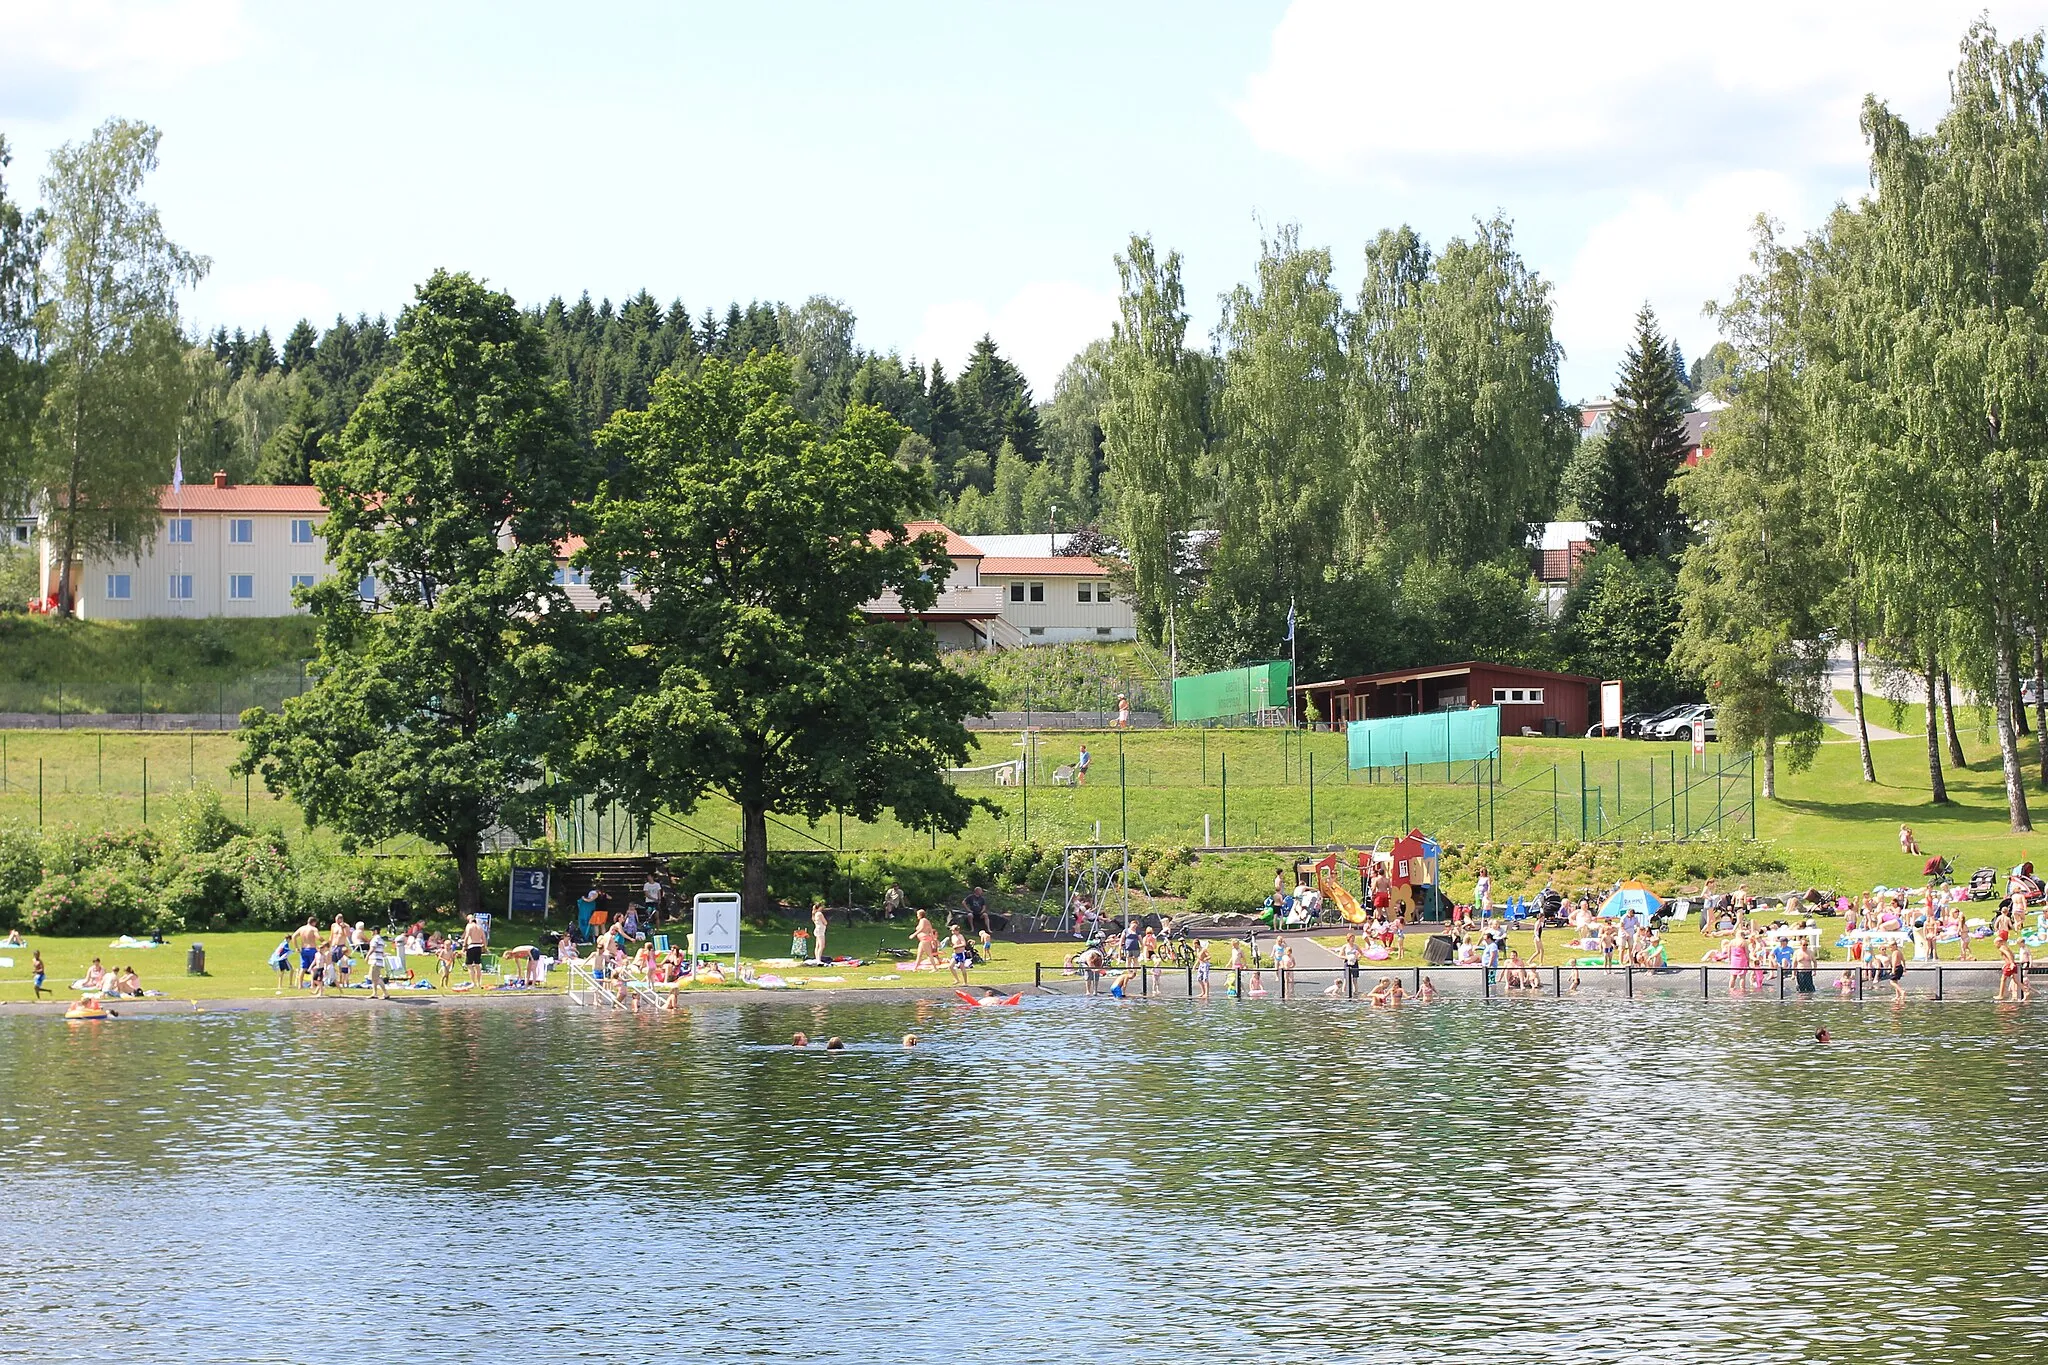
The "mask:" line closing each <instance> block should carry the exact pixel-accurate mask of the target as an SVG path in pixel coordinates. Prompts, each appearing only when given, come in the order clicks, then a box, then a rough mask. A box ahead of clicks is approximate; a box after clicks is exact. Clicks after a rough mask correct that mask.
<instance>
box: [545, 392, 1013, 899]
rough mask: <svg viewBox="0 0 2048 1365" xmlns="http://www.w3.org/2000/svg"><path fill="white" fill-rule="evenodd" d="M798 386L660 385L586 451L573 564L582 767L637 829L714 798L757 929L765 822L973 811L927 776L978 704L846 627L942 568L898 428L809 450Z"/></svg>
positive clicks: (819, 439)
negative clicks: (595, 481)
mask: <svg viewBox="0 0 2048 1365" xmlns="http://www.w3.org/2000/svg"><path fill="white" fill-rule="evenodd" d="M793 387H794V379H793V376H792V374H791V366H790V363H789V361H788V359H787V358H786V357H784V356H783V355H782V354H781V353H780V352H771V353H769V354H765V355H762V354H755V355H752V356H750V357H749V358H748V359H746V360H744V361H741V362H740V363H738V364H737V365H728V364H726V363H724V362H722V361H717V360H715V359H714V360H707V361H706V362H705V363H704V365H703V366H702V367H701V368H700V369H699V370H698V372H697V373H696V374H695V375H694V376H691V377H688V378H685V377H684V376H681V375H668V376H664V377H663V378H662V379H661V381H660V382H659V383H657V385H656V386H655V401H654V403H653V405H652V406H651V407H650V408H649V409H648V410H647V411H645V412H631V413H621V414H619V415H618V416H616V417H614V418H613V419H612V421H611V422H610V423H609V424H608V425H607V426H606V427H605V429H604V431H603V432H601V433H600V435H599V447H600V451H601V454H602V455H603V457H604V459H605V461H606V464H607V473H606V477H605V480H604V482H603V484H602V485H601V487H600V489H599V491H598V495H597V498H596V501H595V502H594V504H593V505H592V507H591V511H590V522H591V526H590V530H589V532H588V548H587V549H586V550H585V552H584V555H583V561H584V562H585V563H587V564H588V566H589V568H590V581H591V586H592V587H593V588H594V589H595V590H596V591H597V592H598V593H600V594H601V595H603V596H604V597H606V598H608V599H609V601H610V603H611V610H610V611H609V612H607V613H605V615H604V616H603V617H602V618H601V629H602V630H603V631H604V633H605V636H606V641H605V645H604V646H603V657H604V658H605V659H606V660H607V664H606V672H605V676H604V678H603V679H602V684H605V685H606V686H605V687H604V691H605V695H604V696H603V698H602V705H601V706H598V707H597V708H596V709H595V711H594V713H593V714H591V715H589V716H587V717H585V721H586V725H587V728H586V733H585V736H584V741H583V751H582V757H581V759H580V763H581V766H582V767H583V768H584V769H585V770H586V771H587V773H588V774H589V775H590V777H592V778H593V779H595V780H596V781H597V782H599V783H600V784H602V785H604V786H606V787H608V788H610V789H611V790H613V791H615V792H616V793H617V794H618V796H619V798H620V799H621V801H622V803H623V804H625V805H626V806H627V807H628V808H629V809H632V810H633V811H635V812H636V813H638V814H640V815H642V816H648V815H651V814H652V813H653V812H654V811H655V810H658V809H662V808H670V809H679V810H685V811H687V810H689V809H690V808H692V807H693V806H694V805H695V804H696V802H697V801H698V800H699V799H700V798H701V797H702V796H703V795H704V794H705V793H706V792H709V791H712V790H714V789H715V790H718V791H722V792H724V793H725V794H726V795H727V796H729V797H730V798H731V799H732V800H733V801H734V802H735V803H736V804H737V805H739V807H740V809H741V812H742V824H743V830H744V844H745V852H746V874H747V877H746V887H745V892H746V897H747V904H748V906H749V909H750V910H751V911H752V912H753V913H755V914H757V915H758V914H759V913H761V912H762V911H763V910H764V909H765V905H766V898H767V894H768V890H767V882H766V877H767V872H766V861H765V860H766V856H767V828H766V824H765V820H766V815H767V812H768V811H770V810H775V811H781V812H794V813H798V814H802V815H805V816H808V817H811V818H813V819H815V818H818V817H820V816H822V815H824V814H826V813H828V812H830V811H834V810H843V811H845V812H847V813H848V814H852V815H856V816H859V817H860V818H862V819H873V818H875V817H876V815H878V814H879V813H880V812H881V811H882V810H884V809H886V810H889V811H891V812H892V813H893V814H894V815H895V817H896V818H897V819H898V820H901V821H903V822H904V823H905V824H909V825H912V826H913V827H921V826H924V825H926V824H931V825H934V826H936V827H937V828H938V829H941V830H957V829H959V828H961V827H962V826H963V825H964V824H965V823H966V820H967V817H968V815H969V814H971V813H972V810H973V808H974V807H973V803H972V802H971V801H970V800H969V799H968V798H966V797H963V796H961V795H960V794H959V793H958V792H957V791H955V790H954V789H953V788H952V787H951V786H950V785H949V784H948V783H947V782H946V780H945V773H944V769H945V768H946V767H947V766H950V765H956V764H959V763H962V762H964V761H965V758H966V755H967V753H968V752H969V749H970V741H969V736H968V734H967V730H966V728H965V726H964V725H963V724H962V722H963V720H964V719H965V717H967V716H969V715H974V714H979V713H980V712H982V711H984V710H986V709H987V700H988V694H987V692H986V690H985V689H984V688H982V687H981V686H980V684H978V683H976V682H974V681H972V680H971V679H968V678H966V677H964V676H962V675H961V674H958V673H956V672H954V671H953V670H951V669H948V668H946V667H945V666H944V665H943V664H942V663H941V662H940V660H939V656H938V646H937V643H936V641H935V640H934V638H933V636H932V634H931V632H930V631H929V630H927V629H925V628H923V627H921V626H919V625H916V624H914V623H892V622H883V621H876V620H874V619H872V618H870V617H869V616H867V615H866V613H864V612H863V611H862V610H861V607H862V604H863V603H866V602H870V601H872V600H874V599H875V598H876V597H877V596H879V595H881V594H883V593H893V594H895V595H896V596H897V597H898V599H899V600H900V601H901V602H902V603H903V605H904V606H905V608H907V609H908V610H910V611H918V610H923V609H928V608H929V607H930V605H931V603H932V602H933V601H934V600H935V598H936V595H937V592H938V589H939V587H940V585H941V584H942V583H943V582H944V579H945V575H946V572H947V570H948V568H949V563H948V561H947V559H946V557H945V554H944V547H943V545H941V544H940V543H939V541H938V538H937V537H936V536H925V537H919V538H917V539H909V538H907V537H905V536H904V534H903V529H902V528H903V524H904V521H905V519H906V517H908V516H910V515H912V514H914V513H915V512H916V511H918V510H919V503H920V500H921V498H922V496H923V491H924V486H923V476H922V474H921V472H919V471H916V470H910V469H904V468H902V467H900V466H898V465H897V463H896V462H895V459H894V455H895V452H896V450H897V448H898V447H899V445H900V444H901V442H902V440H903V438H904V435H905V433H904V431H903V428H901V427H900V426H898V425H897V424H896V423H894V422H892V421H890V420H889V419H888V417H887V416H885V415H884V414H882V413H879V412H876V411H875V410H873V409H869V408H854V409H851V410H849V411H848V413H847V414H846V418H845V420H844V421H843V422H842V423H841V424H840V426H839V429H838V430H837V431H836V432H835V433H833V434H832V435H831V436H829V437H827V436H822V435H821V434H820V433H819V432H818V431H817V430H816V429H815V428H813V427H812V426H811V425H810V424H809V423H807V422H805V421H804V420H803V419H802V418H801V417H800V416H799V415H798V414H797V413H796V411H795V409H794V408H793V407H792V406H791V405H790V402H789V395H790V392H791V390H792V388H793ZM878 532H879V533H882V534H880V535H878V534H877V533H878ZM628 578H630V581H631V591H630V592H629V591H626V590H624V582H625V581H626V580H627V579H628Z"/></svg>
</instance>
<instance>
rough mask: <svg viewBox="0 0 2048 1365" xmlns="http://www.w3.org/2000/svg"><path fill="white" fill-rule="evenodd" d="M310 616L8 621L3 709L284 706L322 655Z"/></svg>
mask: <svg viewBox="0 0 2048 1365" xmlns="http://www.w3.org/2000/svg"><path fill="white" fill-rule="evenodd" d="M313 652H314V650H313V622H312V618H311V617H307V616H282V617H247V618H220V617H215V618H209V619H206V620H190V621H184V620H171V619H161V620H143V621H61V620H57V619H55V618H52V617H43V616H27V615H20V614H15V613H5V614H0V711H38V712H55V711H57V710H59V709H60V708H61V709H63V710H64V711H66V712H67V713H76V712H81V711H85V712H91V711H100V712H106V711H122V712H132V711H135V710H137V709H138V707H141V708H143V709H147V710H149V711H173V712H209V711H225V712H226V713H227V714H228V715H229V716H231V717H232V716H233V715H235V714H236V713H238V712H239V711H241V710H242V709H243V708H244V707H248V706H254V705H269V706H274V705H276V699H277V696H278V695H279V694H280V691H282V694H284V695H290V694H292V693H295V692H296V691H297V690H298V686H299V679H298V665H299V661H300V660H302V659H307V658H310V657H312V655H313Z"/></svg>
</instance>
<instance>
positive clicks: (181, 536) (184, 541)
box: [170, 517, 192, 545]
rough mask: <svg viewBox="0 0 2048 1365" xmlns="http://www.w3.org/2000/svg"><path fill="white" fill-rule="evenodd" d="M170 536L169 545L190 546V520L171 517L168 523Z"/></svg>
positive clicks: (188, 518)
mask: <svg viewBox="0 0 2048 1365" xmlns="http://www.w3.org/2000/svg"><path fill="white" fill-rule="evenodd" d="M170 535H171V544H173V545H190V544H191V543H192V518H190V517H172V518H171V522H170Z"/></svg>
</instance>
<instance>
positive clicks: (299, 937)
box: [292, 915, 320, 990]
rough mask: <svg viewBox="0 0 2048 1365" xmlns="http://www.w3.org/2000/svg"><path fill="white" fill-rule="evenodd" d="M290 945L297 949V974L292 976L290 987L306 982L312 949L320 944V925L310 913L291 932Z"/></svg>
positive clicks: (296, 987) (310, 971)
mask: <svg viewBox="0 0 2048 1365" xmlns="http://www.w3.org/2000/svg"><path fill="white" fill-rule="evenodd" d="M292 946H293V947H294V948H296V949H298V950H299V970H298V974H297V975H296V976H294V977H293V978H292V989H293V990H297V989H298V988H299V987H301V986H303V985H305V984H306V980H307V978H308V977H309V976H310V975H311V973H312V971H313V951H314V949H316V948H318V947H319V946H320V925H319V922H318V921H316V920H315V919H314V918H313V917H312V916H311V915H308V916H306V922H305V923H304V924H302V925H300V926H299V927H298V928H297V929H296V930H295V931H293V933H292Z"/></svg>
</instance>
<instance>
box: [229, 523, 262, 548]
mask: <svg viewBox="0 0 2048 1365" xmlns="http://www.w3.org/2000/svg"><path fill="white" fill-rule="evenodd" d="M228 543H229V544H231V545H253V544H255V543H256V523H255V521H254V520H253V519H252V518H249V517H234V518H231V519H230V520H229V522H228Z"/></svg>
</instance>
